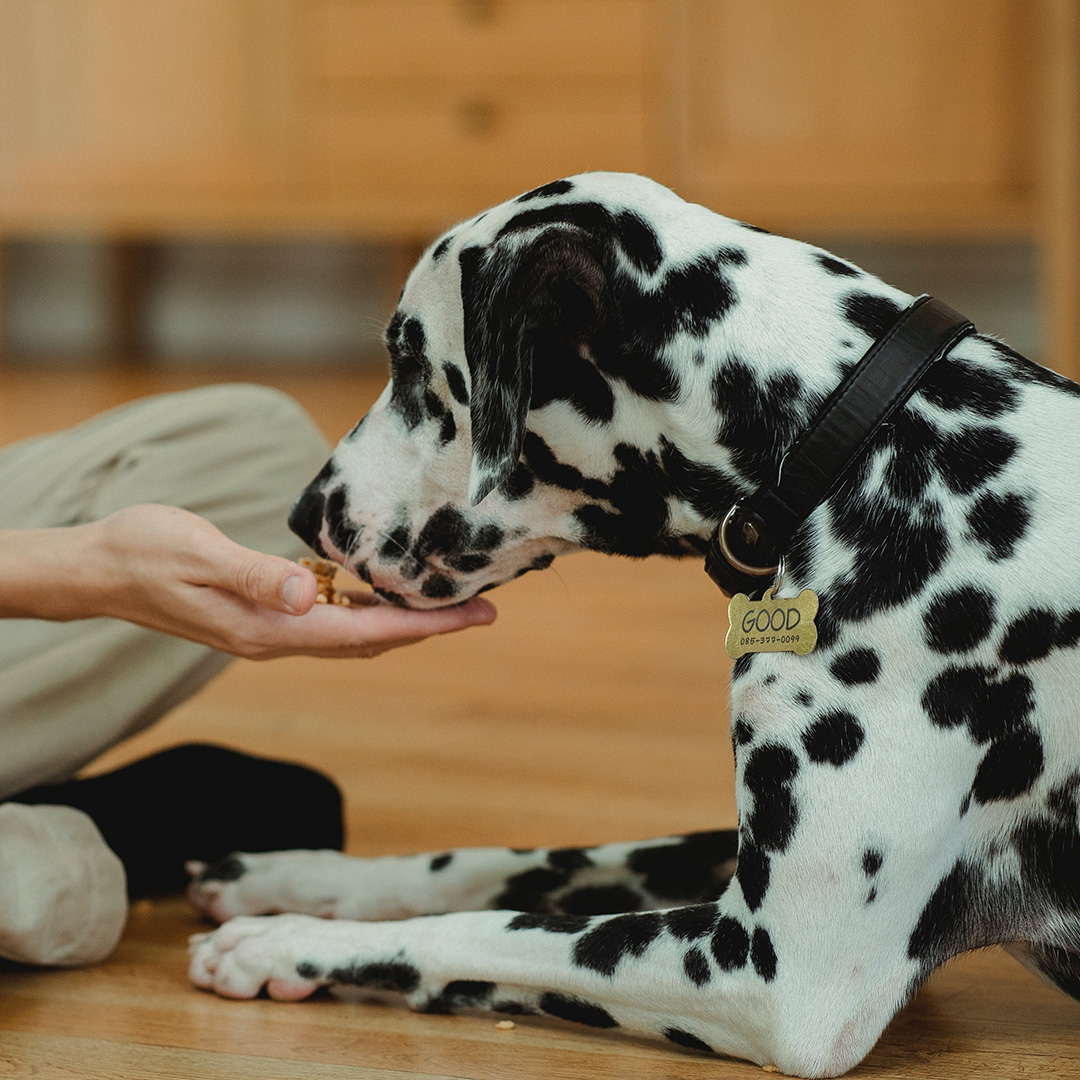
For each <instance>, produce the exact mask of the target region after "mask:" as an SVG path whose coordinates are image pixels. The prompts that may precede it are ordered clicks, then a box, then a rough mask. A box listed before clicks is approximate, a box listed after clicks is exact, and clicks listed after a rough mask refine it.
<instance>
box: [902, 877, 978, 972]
mask: <svg viewBox="0 0 1080 1080" xmlns="http://www.w3.org/2000/svg"><path fill="white" fill-rule="evenodd" d="M979 885H980V880H979V878H978V876H977V874H976V872H975V871H974V869H973V868H972V867H971V866H970V865H969V864H968V863H966V862H964V861H963V860H960V861H958V862H957V863H956V864H955V865H954V866H953V868H952V870H950V871H949V873H948V874H946V875H945V877H944V878H942V879H941V881H940V882H939V883H938V886H937V888H936V889H935V890H934V892H933V894H932V895H931V897H930V899H929V900H928V901H927V902H926V906H925V907H924V908H923V911H922V914H921V915H920V916H919V921H918V922H917V923H916V924H915V929H914V930H912V932H911V936H910V937H909V938H908V949H907V951H908V957H909V958H910V959H912V960H918V961H921V962H922V963H923V965H924V966H925V967H932V966H936V965H937V964H939V963H940V962H941V961H942V960H945V959H947V958H948V957H950V956H953V955H955V954H956V953H957V952H959V951H961V950H962V949H964V948H966V947H968V942H969V941H970V937H971V932H972V929H973V928H972V925H971V924H972V922H973V920H974V919H975V917H976V916H975V914H974V912H973V906H974V901H975V899H976V897H977V895H978V890H979Z"/></svg>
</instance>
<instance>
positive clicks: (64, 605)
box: [0, 522, 106, 621]
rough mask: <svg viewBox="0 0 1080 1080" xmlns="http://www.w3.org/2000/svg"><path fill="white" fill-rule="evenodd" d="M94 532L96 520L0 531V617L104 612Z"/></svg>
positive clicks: (76, 616) (98, 546)
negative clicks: (75, 523)
mask: <svg viewBox="0 0 1080 1080" xmlns="http://www.w3.org/2000/svg"><path fill="white" fill-rule="evenodd" d="M100 531H101V530H100V528H99V527H98V523H97V522H90V523H88V524H85V525H71V526H62V527H56V528H47V529H3V530H0V618H27V619H49V620H54V621H67V620H70V619H84V618H91V617H93V616H95V615H102V614H105V613H106V612H105V611H104V610H102V608H103V606H104V604H103V593H104V591H105V590H104V586H105V584H106V583H105V582H104V581H103V580H102V578H103V574H102V567H103V564H104V560H103V559H102V558H101V554H100V549H101V547H102V543H101V537H100V535H99V534H100Z"/></svg>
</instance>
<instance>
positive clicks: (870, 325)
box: [841, 292, 901, 339]
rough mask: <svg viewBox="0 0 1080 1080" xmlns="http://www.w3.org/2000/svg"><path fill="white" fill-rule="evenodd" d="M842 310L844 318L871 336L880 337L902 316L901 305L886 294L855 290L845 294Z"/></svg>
mask: <svg viewBox="0 0 1080 1080" xmlns="http://www.w3.org/2000/svg"><path fill="white" fill-rule="evenodd" d="M841 311H842V313H843V315H844V318H845V319H847V320H848V322H850V323H851V324H852V325H853V326H856V327H857V328H858V329H859V330H861V331H862V332H863V333H864V334H866V335H867V336H868V337H871V338H875V339H876V338H879V337H881V336H882V335H884V333H885V331H886V330H888V329H889V327H890V326H892V324H893V323H894V322H896V320H897V319H899V318H900V314H901V310H900V305H899V304H897V303H896V302H895V301H893V300H889V299H887V298H886V297H884V296H873V295H871V294H870V293H863V292H854V293H850V294H849V295H847V296H845V297H844V299H843V301H842V304H841Z"/></svg>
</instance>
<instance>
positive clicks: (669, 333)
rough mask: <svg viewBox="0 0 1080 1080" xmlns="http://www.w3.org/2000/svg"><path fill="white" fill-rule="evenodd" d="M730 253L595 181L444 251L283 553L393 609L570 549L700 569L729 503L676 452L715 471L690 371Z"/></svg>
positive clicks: (529, 199) (710, 426) (622, 183)
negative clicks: (333, 570)
mask: <svg viewBox="0 0 1080 1080" xmlns="http://www.w3.org/2000/svg"><path fill="white" fill-rule="evenodd" d="M740 231H741V232H743V233H746V234H747V235H749V234H748V232H747V230H745V229H744V228H743V227H742V226H738V225H737V223H734V222H729V221H728V220H727V219H724V218H720V217H718V216H717V215H714V214H712V213H710V212H709V211H707V210H704V209H703V208H701V207H696V206H691V205H689V204H687V203H685V202H683V201H682V200H681V199H679V198H678V196H676V195H674V194H673V193H672V192H670V191H669V190H668V189H666V188H664V187H662V186H660V185H659V184H655V183H653V182H652V181H650V180H646V179H645V178H643V177H638V176H628V175H622V174H604V173H594V174H588V175H585V176H582V177H575V178H572V179H570V180H563V181H558V182H556V183H553V184H548V185H546V186H545V187H542V188H538V189H536V190H535V191H531V192H529V193H527V194H525V195H522V196H521V197H520V198H518V199H515V200H513V201H512V202H509V203H505V204H503V205H501V206H498V207H496V208H494V209H492V210H489V211H487V212H485V213H483V214H481V215H479V216H478V217H476V218H474V219H472V220H471V221H468V222H465V223H463V224H461V225H459V226H457V227H455V228H454V229H452V230H450V231H449V232H448V233H447V234H445V235H444V236H443V237H442V238H441V239H439V240H438V241H437V242H436V243H435V244H433V245H432V246H431V248H429V249H428V251H427V252H426V253H425V254H424V256H423V257H422V259H421V260H420V262H419V263H418V265H417V266H416V268H415V269H414V270H413V272H412V274H411V275H410V277H409V279H408V281H407V283H406V285H405V288H404V290H403V292H402V296H401V301H400V304H399V307H398V309H397V311H396V313H395V314H394V316H393V318H392V319H391V321H390V324H389V327H388V329H387V332H386V345H387V349H388V351H389V353H390V367H391V378H390V382H389V385H388V386H387V387H386V389H385V390H384V391H383V393H382V395H381V396H380V398H379V399H378V401H377V402H376V403H375V405H374V406H373V407H372V409H371V411H370V412H369V413H368V415H367V416H366V417H365V418H364V419H363V420H362V421H361V422H360V423H359V424H358V425H357V426H356V427H355V428H354V429H353V430H352V431H351V432H350V433H349V434H348V435H346V436H345V438H344V439H342V441H341V443H340V444H339V445H338V447H337V448H336V450H335V451H334V455H333V457H332V458H331V459H330V461H329V462H328V463H327V465H326V467H325V468H324V469H323V471H322V472H321V473H320V474H319V476H318V477H317V478H316V479H315V480H314V481H313V483H312V484H311V485H310V486H309V487H308V488H307V490H306V491H305V492H304V493H303V495H302V496H301V497H300V499H299V500H298V502H297V503H296V506H295V507H294V510H293V513H292V515H291V518H290V524H291V525H292V528H293V529H294V531H295V532H297V533H298V535H300V536H301V537H302V538H303V539H304V540H305V541H306V542H307V543H308V544H310V545H311V546H312V547H313V548H314V549H315V550H317V551H319V552H320V553H322V554H324V555H327V556H329V557H331V558H333V559H335V560H336V561H338V562H341V563H342V564H343V565H345V566H346V567H347V568H348V569H350V570H351V571H353V572H354V573H356V574H357V575H358V576H359V577H361V578H363V579H365V580H367V581H369V582H370V583H371V584H372V585H373V587H374V588H375V589H376V591H377V592H378V593H379V594H381V595H382V596H384V597H387V598H389V599H392V600H394V601H395V602H398V603H402V604H407V605H409V606H413V607H436V606H442V605H446V604H450V603H457V602H461V601H463V600H465V599H467V598H468V597H470V596H473V595H475V594H476V593H478V592H482V591H485V590H487V589H490V588H493V587H494V586H495V585H498V584H500V583H502V582H505V581H507V580H509V579H511V578H514V577H517V576H519V575H521V574H523V573H525V572H526V571H528V570H532V569H537V568H540V567H544V566H547V565H548V564H550V562H551V561H552V559H553V558H554V557H555V556H556V555H558V554H561V553H563V552H567V551H570V550H574V549H577V548H591V549H595V550H601V551H608V552H613V553H619V554H625V555H631V556H644V555H649V554H653V553H663V554H670V555H677V554H689V553H698V552H700V551H701V550H702V549H703V546H704V545H703V541H702V539H701V538H702V537H703V536H707V535H708V531H709V527H710V526H708V525H706V524H705V522H706V520H711V516H710V515H711V513H713V512H714V511H715V506H714V504H715V505H716V506H718V505H721V504H722V503H723V502H724V500H725V499H726V500H728V501H729V502H730V498H731V496H733V495H734V494H735V492H736V490H737V489H738V487H739V482H738V480H737V478H736V477H735V476H734V475H733V474H731V473H729V472H725V471H724V470H723V469H722V468H720V469H713V468H711V467H707V466H705V465H703V464H701V463H692V462H690V461H688V460H686V459H685V457H684V456H683V455H682V452H681V451H680V449H678V447H679V446H685V445H687V441H688V439H689V441H691V442H693V440H694V439H697V441H698V442H701V443H703V444H704V445H706V446H707V447H708V448H710V450H709V452H710V453H711V454H713V456H714V457H715V456H716V455H717V454H722V451H720V450H719V448H718V446H717V440H716V412H715V408H714V407H713V406H712V404H711V401H712V395H711V391H710V383H709V376H708V374H707V373H704V371H703V367H704V365H703V360H702V354H703V351H704V345H703V342H704V340H705V338H707V337H708V336H709V334H710V333H711V332H712V331H713V329H714V328H715V327H716V325H717V324H718V323H720V322H721V321H722V320H723V319H724V317H725V316H726V315H727V313H728V310H729V309H730V308H731V307H732V306H733V304H734V298H735V293H734V290H733V286H732V284H731V281H730V277H729V271H730V270H731V269H733V268H734V267H736V266H738V265H741V263H742V262H744V261H745V254H744V253H743V252H742V251H740V250H739V249H738V248H737V247H735V246H732V244H731V243H730V242H729V241H730V238H731V237H732V235H733V233H737V232H740ZM725 238H727V240H725ZM695 380H697V381H700V382H701V385H700V386H696V385H693V384H694V383H695ZM676 403H678V405H679V411H678V416H677V418H676V417H675V416H674V412H673V406H674V405H675V404H676ZM673 424H674V425H675V426H676V427H678V429H679V430H678V431H677V432H675V433H674V434H673V433H672V430H671V428H672V425H673ZM680 486H681V488H682V489H683V490H679V489H680ZM687 487H690V488H692V489H693V490H694V491H696V492H697V493H698V495H699V496H700V498H699V499H698V500H697V501H698V503H699V506H698V509H697V510H695V509H694V504H695V500H694V498H692V497H691V498H690V499H689V501H688V500H687V498H686V490H685V489H686V488H687Z"/></svg>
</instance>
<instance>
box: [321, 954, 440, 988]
mask: <svg viewBox="0 0 1080 1080" xmlns="http://www.w3.org/2000/svg"><path fill="white" fill-rule="evenodd" d="M327 977H328V978H329V980H330V981H331V982H335V983H343V984H346V985H348V986H366V987H370V988H371V989H373V990H397V991H398V992H400V993H402V994H408V993H410V992H411V991H413V990H415V989H416V988H417V987H418V986H419V985H420V972H419V970H418V969H417V968H415V967H413V965H412V964H406V963H403V962H401V961H396V960H389V961H385V962H376V963H373V964H353V965H350V966H348V967H340V968H335V969H334V970H333V971H331V972H329V974H328V976H327Z"/></svg>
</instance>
